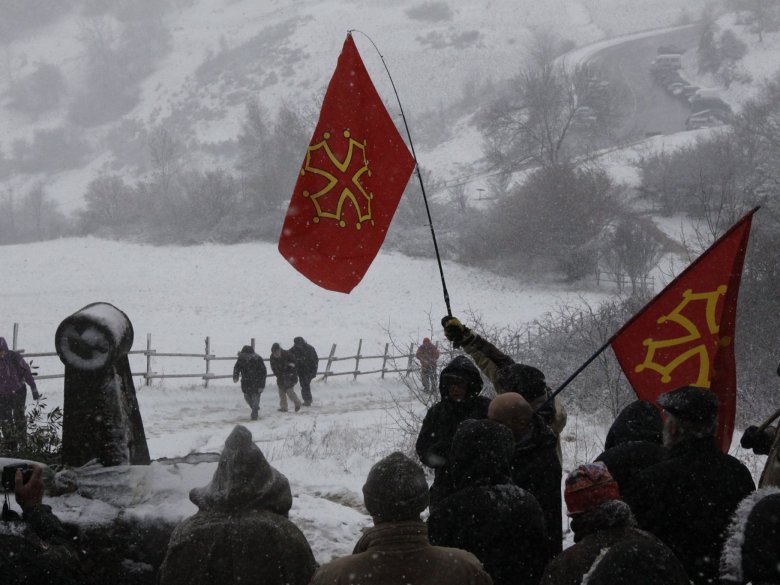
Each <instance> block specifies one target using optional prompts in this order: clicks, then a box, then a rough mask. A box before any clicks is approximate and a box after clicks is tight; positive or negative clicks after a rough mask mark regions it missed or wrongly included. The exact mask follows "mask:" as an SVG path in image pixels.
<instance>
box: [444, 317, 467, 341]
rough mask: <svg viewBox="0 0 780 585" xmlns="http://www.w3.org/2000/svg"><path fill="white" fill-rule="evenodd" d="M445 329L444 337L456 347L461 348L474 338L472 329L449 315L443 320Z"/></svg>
mask: <svg viewBox="0 0 780 585" xmlns="http://www.w3.org/2000/svg"><path fill="white" fill-rule="evenodd" d="M441 325H442V327H444V337H446V338H447V340H448V341H450V342H451V343H452V345H453V346H454V347H460V346H461V345H463V343H465V342H466V341H468V340H469V339H470V338H471V337H472V333H471V329H469V328H468V327H466V326H465V325H464V324H463V323H461V322H460V320H459V319H458V318H457V317H452V316H451V315H447V316H446V317H443V318H442V320H441Z"/></svg>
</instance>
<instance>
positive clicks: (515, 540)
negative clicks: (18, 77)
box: [0, 317, 780, 585]
mask: <svg viewBox="0 0 780 585" xmlns="http://www.w3.org/2000/svg"><path fill="white" fill-rule="evenodd" d="M442 324H443V327H444V334H445V337H446V338H447V339H448V340H449V341H450V342H452V343H453V344H454V345H455V346H456V347H459V348H461V349H462V350H463V352H464V354H465V355H458V356H456V357H454V358H453V359H452V360H451V361H450V362H449V363H448V364H447V365H445V366H444V367H443V368H442V370H441V374H440V376H439V379H438V388H439V392H440V399H439V400H438V401H437V402H436V403H435V404H434V405H433V406H432V407H431V408H430V409H429V410H428V411H427V413H426V414H425V417H424V420H423V422H422V426H421V429H420V432H419V435H418V438H417V442H416V445H415V448H416V452H417V455H418V457H419V461H420V463H418V462H416V461H414V460H412V459H411V458H409V457H408V456H406V455H404V454H402V453H400V452H395V453H392V454H391V455H389V456H387V457H384V458H383V459H381V460H380V461H378V462H377V463H376V464H375V465H374V466H373V467H372V468H371V470H370V471H369V473H368V476H367V478H366V481H365V484H364V486H363V499H364V505H365V509H366V511H367V512H368V514H369V515H370V516H371V519H372V523H373V526H372V527H370V528H368V529H367V530H366V531H365V532H364V534H363V535H362V537H361V538H360V539H359V541H358V542H357V543H356V544H355V547H354V550H353V554H351V555H349V556H346V557H342V558H338V559H335V560H332V561H331V562H328V563H326V564H324V565H322V566H319V567H318V566H317V563H316V561H315V559H314V555H313V554H312V551H311V547H310V546H309V543H308V542H307V540H306V538H305V536H304V534H303V533H302V532H301V531H300V529H299V528H298V527H297V526H295V524H294V523H293V522H291V521H290V519H289V518H288V513H289V510H290V508H291V506H292V502H293V499H292V494H291V491H290V486H289V483H288V481H287V479H286V478H285V477H284V475H282V474H281V473H280V472H279V471H277V470H276V469H275V468H274V467H272V466H271V465H270V464H269V463H268V461H267V460H266V459H265V457H264V456H263V454H262V452H261V451H260V449H259V447H258V446H257V445H256V444H255V443H254V442H253V440H252V435H251V433H250V431H249V430H248V429H246V428H244V427H242V426H237V427H236V428H235V429H234V430H233V432H232V433H231V435H230V436H229V437H228V439H227V441H226V443H225V448H224V450H223V452H222V454H221V456H220V460H219V463H218V465H217V469H216V471H215V473H214V476H213V479H212V481H211V483H210V484H209V485H207V486H205V487H203V488H196V489H193V490H192V491H191V493H190V499H191V500H192V502H193V503H194V504H195V505H196V506H197V507H198V512H197V513H196V514H195V515H194V516H192V517H190V518H188V519H186V520H185V521H184V522H182V523H181V524H180V525H179V526H178V527H177V528H176V530H175V531H174V533H173V535H172V537H171V540H170V543H169V546H168V551H167V555H166V557H165V561H164V562H163V564H162V566H161V568H160V571H159V583H160V585H178V584H184V583H187V584H200V583H202V584H204V585H205V584H209V585H211V584H213V583H239V582H240V583H263V584H267V585H276V584H280V585H281V584H283V583H284V584H292V585H304V584H306V583H311V584H313V585H361V584H364V585H386V584H387V585H390V584H393V585H395V584H401V583H403V584H410V585H417V584H420V585H421V584H433V585H439V584H441V585H445V584H446V585H461V584H463V585H466V584H468V585H487V584H490V583H493V584H495V585H538V584H542V585H584V584H585V583H587V584H588V585H594V584H596V585H600V584H621V583H631V584H632V585H642V584H646V585H677V584H679V585H683V584H691V583H692V584H693V585H715V584H719V585H738V584H739V585H748V584H752V585H780V489H778V488H780V485H779V484H780V482H779V481H778V475H777V469H778V456H779V455H780V447H778V444H779V443H780V431H779V430H778V429H777V427H772V426H769V425H762V426H761V427H750V428H749V429H747V430H746V431H745V434H744V435H743V437H742V441H741V442H742V445H743V447H745V448H752V449H754V451H755V452H756V453H765V454H769V459H768V461H767V469H766V470H765V472H764V474H763V475H762V478H761V480H760V482H759V489H758V490H756V485H755V484H754V481H753V479H752V476H751V474H750V472H749V470H748V469H747V468H746V467H745V465H744V464H743V463H741V462H740V461H739V460H737V459H736V458H734V457H731V456H730V455H727V454H724V453H722V452H721V451H720V450H719V449H718V447H717V446H716V442H715V432H716V426H717V416H718V399H717V396H716V395H715V394H714V393H713V392H710V391H709V390H707V389H704V388H699V387H696V386H683V387H680V388H677V389H674V390H672V391H669V392H667V393H665V394H662V395H661V396H660V397H659V398H658V400H657V406H656V405H654V404H650V403H648V402H642V401H636V402H634V403H632V404H630V405H628V406H627V407H626V408H625V409H623V411H622V412H621V413H620V414H619V416H618V417H617V418H616V419H615V421H614V422H613V424H612V426H611V428H610V430H609V433H608V435H607V438H606V441H605V450H604V452H603V453H601V454H600V455H599V456H598V457H596V458H595V460H594V461H593V462H588V463H585V464H582V465H579V466H578V467H576V468H575V469H573V470H572V471H571V472H570V473H568V475H567V476H566V478H565V481H564V478H563V467H562V461H561V450H560V440H561V439H560V436H561V431H562V430H563V428H564V427H565V424H566V412H565V410H564V408H563V405H562V404H561V403H560V402H559V401H558V400H557V399H554V397H553V396H552V393H551V391H550V389H549V387H548V386H547V384H546V381H545V376H544V374H543V373H542V372H541V371H540V370H539V369H537V368H534V367H532V366H528V365H524V364H519V363H515V362H514V361H513V360H512V359H511V358H510V357H509V356H507V355H506V354H504V353H503V352H501V351H500V350H499V349H498V348H497V347H496V346H495V345H493V344H492V343H490V342H489V341H488V340H486V339H484V338H483V337H481V336H480V335H478V334H476V333H474V332H472V331H470V330H469V328H468V327H466V326H465V325H464V324H463V323H462V322H461V321H460V320H458V319H456V318H453V317H447V318H445V319H444V320H443V322H442ZM299 339H300V342H301V343H298V340H299ZM303 344H305V342H304V341H303V340H302V339H301V338H296V344H295V345H294V347H293V348H292V349H291V350H289V351H288V350H284V349H282V348H281V347H280V346H279V344H274V347H273V349H272V356H271V369H272V370H273V371H274V373H276V374H277V380H278V385H279V396H280V401H282V402H281V406H280V408H282V409H283V408H286V405H287V402H286V401H287V399H289V400H292V401H293V403H294V404H295V405H296V407H298V408H299V407H300V401H299V399H298V398H297V396H296V395H295V393H294V391H292V390H291V388H292V387H293V386H294V385H295V383H296V381H297V379H296V377H298V378H299V377H300V376H301V375H302V374H301V372H302V369H301V366H298V365H297V364H298V363H299V362H298V361H296V360H299V359H300V358H297V357H296V351H293V350H296V347H297V348H298V350H297V352H298V353H300V355H304V353H303V350H304V349H305V348H304V345H303ZM262 362H263V360H262V358H260V356H256V354H254V352H253V351H252V348H251V347H249V346H247V347H244V348H243V350H242V352H241V353H240V356H239V360H238V362H237V363H236V376H235V379H236V381H237V380H238V379H241V382H242V390H244V393H245V394H247V393H249V394H254V393H259V392H260V391H262V388H263V387H264V384H265V367H264V365H262ZM261 365H262V367H261ZM253 368H254V369H253ZM260 371H262V374H260V373H259V372H260ZM315 373H316V370H315ZM306 375H307V376H308V375H313V374H312V373H311V371H310V370H309V371H307V373H306ZM483 376H484V377H486V378H487V379H488V380H490V381H491V382H492V384H493V387H494V389H495V391H496V396H495V397H494V398H492V399H490V398H487V397H485V396H483V395H482V393H481V391H482V389H483ZM303 387H304V386H303V385H302V390H303ZM307 387H308V385H307ZM307 399H308V402H310V401H311V395H310V393H308V394H307V393H306V392H305V391H304V400H307ZM247 402H248V403H249V405H250V407H251V408H252V411H253V414H256V409H257V406H256V404H257V402H256V400H255V399H254V398H253V397H247ZM296 410H297V408H296ZM423 466H425V467H428V468H430V469H431V470H432V472H433V482H432V483H431V485H430V486H429V485H428V482H427V480H426V474H425V471H424V467H423ZM562 481H563V490H561V484H562ZM39 482H41V475H40V473H39V472H37V471H36V472H34V473H33V474H32V476H31V478H30V479H29V481H28V482H25V481H23V479H22V476H21V473H20V472H17V474H16V476H15V485H14V488H15V491H16V499H17V501H18V502H19V503H20V505H21V507H22V509H23V519H22V521H27V519H28V516H29V517H30V521H29V526H27V527H26V530H27V531H28V533H34V534H37V537H36V538H37V539H38V540H35V539H34V538H30V539H28V542H38V541H39V540H42V541H46V539H47V538H52V539H53V541H52V542H53V543H55V544H56V545H57V546H65V547H66V550H65V551H62V554H64V555H65V556H64V557H63V562H64V563H68V562H70V561H71V560H72V555H71V554H70V552H69V551H68V550H67V543H61V542H60V541H59V540H57V531H54V533H52V534H53V536H51V537H49V536H44V535H41V534H38V533H37V532H36V531H38V530H40V528H38V527H36V526H34V525H33V520H32V519H33V518H35V517H36V515H37V516H38V517H40V516H41V514H44V515H46V514H47V510H46V507H42V503H41V498H40V497H39V494H40V493H41V491H42V490H41V489H40V488H39V486H38V483H39ZM561 491H563V493H561ZM31 493H32V494H36V495H34V496H31V495H30V494H31ZM564 504H565V514H566V516H568V519H569V526H570V528H571V531H572V533H573V541H574V543H573V545H571V546H569V547H568V548H566V549H564V548H563V522H564V518H565V516H564ZM426 510H427V511H428V513H427V516H426V515H425V512H426ZM48 513H49V514H50V510H49V511H48ZM49 519H50V520H52V522H49V526H52V525H54V524H53V522H54V520H56V518H54V519H52V518H49ZM47 550H48V549H47ZM1 564H2V563H1V562H0V565H1ZM67 566H70V565H67ZM42 582H44V581H42ZM52 582H53V581H52Z"/></svg>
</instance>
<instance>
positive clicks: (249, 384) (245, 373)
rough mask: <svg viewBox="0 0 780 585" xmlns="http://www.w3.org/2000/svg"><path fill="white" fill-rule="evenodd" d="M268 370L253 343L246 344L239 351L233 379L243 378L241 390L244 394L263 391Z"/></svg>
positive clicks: (235, 380)
mask: <svg viewBox="0 0 780 585" xmlns="http://www.w3.org/2000/svg"><path fill="white" fill-rule="evenodd" d="M267 375H268V371H267V370H266V369H265V361H263V358H262V357H261V356H259V355H257V354H256V353H255V350H254V349H252V346H251V345H245V346H244V347H243V348H241V351H240V352H239V353H238V359H237V360H236V365H234V366H233V381H234V382H237V381H238V379H239V377H240V378H241V391H242V392H243V393H244V394H251V393H258V392H262V391H263V388H265V378H266V376H267Z"/></svg>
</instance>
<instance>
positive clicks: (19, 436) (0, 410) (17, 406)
mask: <svg viewBox="0 0 780 585" xmlns="http://www.w3.org/2000/svg"><path fill="white" fill-rule="evenodd" d="M25 383H26V384H27V386H29V387H30V390H31V391H32V396H33V400H38V398H40V395H39V394H38V388H37V387H36V386H35V378H33V375H32V371H30V366H29V365H28V364H27V362H26V361H25V360H24V358H23V357H22V355H21V354H20V353H19V352H16V351H11V350H10V349H8V343H7V342H6V341H5V338H3V337H0V433H2V435H3V442H4V443H5V444H6V447H7V449H8V450H9V451H10V452H15V451H16V450H17V448H18V447H19V445H24V444H25V443H26V441H27V417H26V416H25V413H24V406H25V402H26V401H27V387H26V386H25Z"/></svg>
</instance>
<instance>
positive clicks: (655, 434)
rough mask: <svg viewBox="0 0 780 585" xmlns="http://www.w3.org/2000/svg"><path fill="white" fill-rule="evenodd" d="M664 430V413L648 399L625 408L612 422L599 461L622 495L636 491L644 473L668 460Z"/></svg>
mask: <svg viewBox="0 0 780 585" xmlns="http://www.w3.org/2000/svg"><path fill="white" fill-rule="evenodd" d="M663 427H664V423H663V420H661V413H660V412H658V409H657V408H656V407H655V405H653V404H652V403H650V402H647V401H645V400H635V401H634V402H632V403H631V404H629V405H628V406H626V407H625V408H624V409H623V410H621V411H620V414H618V416H617V418H616V419H615V421H614V422H613V423H612V426H611V427H610V429H609V432H608V433H607V439H606V441H604V452H603V453H602V454H601V455H599V456H598V457H596V461H602V462H603V463H604V464H605V465H606V466H607V469H609V472H610V473H611V474H612V477H614V478H615V481H617V482H618V485H619V486H620V491H621V492H622V493H628V492H631V491H632V490H633V489H634V487H635V482H636V478H637V477H638V475H639V473H640V472H641V471H642V470H644V469H646V468H647V467H650V466H651V465H655V464H656V463H659V462H661V461H662V460H663V459H664V458H665V457H666V454H667V451H666V449H664V447H663Z"/></svg>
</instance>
